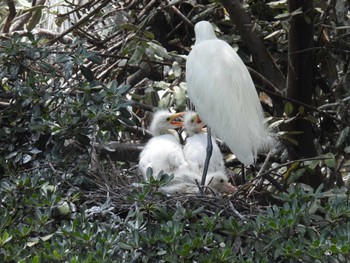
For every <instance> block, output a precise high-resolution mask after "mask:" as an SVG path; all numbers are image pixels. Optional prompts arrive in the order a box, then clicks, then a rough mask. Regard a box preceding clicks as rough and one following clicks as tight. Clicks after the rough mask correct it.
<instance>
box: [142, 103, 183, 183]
mask: <svg viewBox="0 0 350 263" xmlns="http://www.w3.org/2000/svg"><path fill="white" fill-rule="evenodd" d="M182 115H183V113H177V114H172V113H169V112H167V111H164V110H160V111H158V112H156V113H155V114H154V116H153V120H152V122H151V125H150V131H151V133H152V135H153V136H154V137H153V138H152V139H150V140H149V141H148V143H147V144H146V146H145V148H144V149H143V150H142V152H141V153H140V161H139V171H140V172H141V174H142V175H143V176H144V178H145V179H146V171H147V168H148V167H151V168H152V169H153V175H154V176H155V177H156V176H157V175H158V173H159V172H160V171H162V170H163V171H164V173H167V174H169V175H170V174H171V173H174V172H175V170H177V169H186V168H187V163H186V161H185V157H184V154H183V150H182V145H181V144H180V142H179V138H178V135H177V133H176V131H175V130H173V129H174V128H178V127H180V126H182V123H180V122H178V121H176V120H175V119H176V118H177V117H179V116H182Z"/></svg>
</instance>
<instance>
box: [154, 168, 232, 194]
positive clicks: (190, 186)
mask: <svg viewBox="0 0 350 263" xmlns="http://www.w3.org/2000/svg"><path fill="white" fill-rule="evenodd" d="M200 181H201V175H200V174H198V173H195V172H192V171H190V170H189V169H179V170H177V171H176V173H175V176H174V179H173V180H172V181H170V183H169V184H168V185H166V186H163V187H162V188H161V189H160V190H162V191H163V192H165V193H168V194H175V193H199V187H198V185H200ZM209 189H210V190H209ZM205 190H206V192H207V193H211V192H214V193H232V192H234V191H236V188H235V187H234V186H233V185H231V184H230V183H229V181H228V178H227V176H226V174H225V173H223V172H221V171H218V172H212V173H208V174H207V179H206V181H205Z"/></svg>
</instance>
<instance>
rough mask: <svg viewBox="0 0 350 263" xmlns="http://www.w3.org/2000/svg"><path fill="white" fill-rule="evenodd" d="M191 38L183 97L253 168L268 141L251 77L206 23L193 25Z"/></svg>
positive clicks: (243, 161)
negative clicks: (192, 43)
mask: <svg viewBox="0 0 350 263" xmlns="http://www.w3.org/2000/svg"><path fill="white" fill-rule="evenodd" d="M195 35H196V42H195V45H194V47H193V49H192V51H191V52H190V54H189V56H188V58H187V63H186V80H187V93H188V95H189V97H190V99H191V101H192V103H193V104H194V106H195V108H196V111H197V112H198V114H199V116H200V117H201V119H202V120H203V121H204V122H205V123H206V124H207V125H208V126H209V127H210V128H211V129H212V131H213V133H214V134H215V135H216V136H217V137H219V138H220V139H221V140H223V141H224V142H225V143H226V144H227V145H228V147H229V148H230V149H231V151H232V152H233V153H234V154H235V155H236V157H237V159H238V160H239V161H241V162H242V163H243V164H245V165H250V164H253V163H254V161H255V159H256V156H257V152H258V151H259V150H261V149H263V148H265V147H267V146H268V145H269V144H270V142H271V139H270V137H269V134H268V130H267V128H266V125H265V124H264V115H263V110H262V107H261V105H260V101H259V98H258V94H257V92H256V90H255V87H254V83H253V81H252V79H251V76H250V74H249V72H248V70H247V68H246V66H245V65H244V63H243V61H242V60H241V59H240V57H239V56H238V55H237V53H236V52H235V51H234V50H233V49H232V47H231V46H230V45H229V44H227V43H226V42H224V41H222V40H219V39H217V37H216V36H215V32H214V29H213V27H212V25H211V24H210V23H209V22H207V21H202V22H199V23H197V24H196V26H195Z"/></svg>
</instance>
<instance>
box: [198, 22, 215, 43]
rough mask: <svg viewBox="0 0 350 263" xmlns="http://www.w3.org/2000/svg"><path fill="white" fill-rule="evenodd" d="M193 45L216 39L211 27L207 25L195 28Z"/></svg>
mask: <svg viewBox="0 0 350 263" xmlns="http://www.w3.org/2000/svg"><path fill="white" fill-rule="evenodd" d="M195 34H196V42H195V43H194V44H195V45H197V44H199V43H200V42H202V41H205V40H212V39H217V37H216V35H215V32H214V29H213V27H212V26H211V25H210V24H209V23H205V24H201V25H199V26H198V27H196V28H195Z"/></svg>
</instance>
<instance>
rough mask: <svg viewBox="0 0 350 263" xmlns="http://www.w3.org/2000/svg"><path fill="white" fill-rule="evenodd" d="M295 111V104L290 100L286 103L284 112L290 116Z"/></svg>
mask: <svg viewBox="0 0 350 263" xmlns="http://www.w3.org/2000/svg"><path fill="white" fill-rule="evenodd" d="M292 112H293V104H292V103H290V102H289V101H288V102H286V104H285V105H284V113H285V114H286V115H287V116H290V115H291V114H292Z"/></svg>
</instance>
